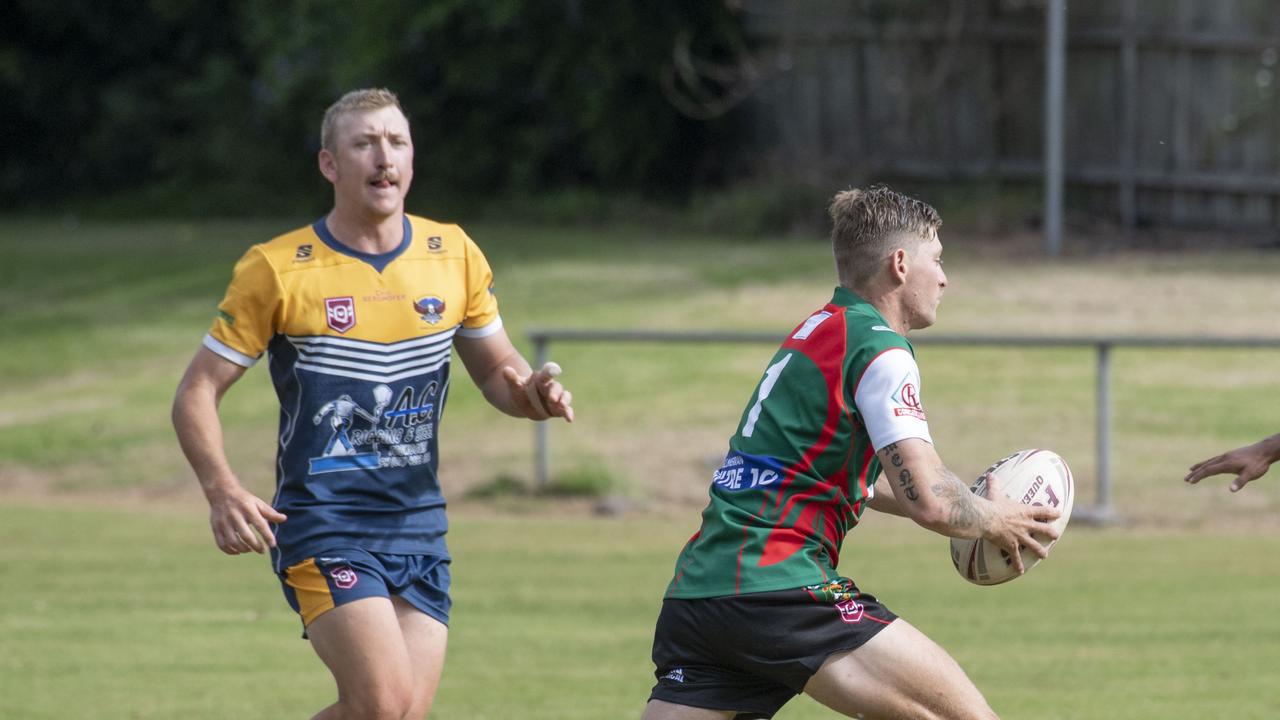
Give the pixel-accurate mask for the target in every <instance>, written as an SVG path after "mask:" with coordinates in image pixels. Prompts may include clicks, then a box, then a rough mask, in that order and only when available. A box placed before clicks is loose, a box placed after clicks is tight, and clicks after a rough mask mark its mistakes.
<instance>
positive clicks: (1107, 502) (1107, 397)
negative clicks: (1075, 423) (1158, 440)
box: [1093, 343, 1112, 522]
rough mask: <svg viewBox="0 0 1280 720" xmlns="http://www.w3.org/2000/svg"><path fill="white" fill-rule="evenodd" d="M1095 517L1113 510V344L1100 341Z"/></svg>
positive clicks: (1104, 519) (1104, 516)
mask: <svg viewBox="0 0 1280 720" xmlns="http://www.w3.org/2000/svg"><path fill="white" fill-rule="evenodd" d="M1093 515H1094V516H1095V517H1094V519H1095V520H1097V521H1098V522H1107V521H1108V520H1110V519H1111V518H1112V511H1111V345H1110V344H1109V343H1098V498H1097V500H1096V503H1095V505H1094V512H1093Z"/></svg>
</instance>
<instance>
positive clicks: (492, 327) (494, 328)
mask: <svg viewBox="0 0 1280 720" xmlns="http://www.w3.org/2000/svg"><path fill="white" fill-rule="evenodd" d="M501 329H502V318H501V317H496V318H494V319H493V321H492V322H490V323H489V324H488V325H483V326H481V327H475V328H469V327H459V328H458V334H459V335H461V336H462V337H465V338H482V337H489V336H490V335H492V334H494V333H496V332H498V331H499V330H501Z"/></svg>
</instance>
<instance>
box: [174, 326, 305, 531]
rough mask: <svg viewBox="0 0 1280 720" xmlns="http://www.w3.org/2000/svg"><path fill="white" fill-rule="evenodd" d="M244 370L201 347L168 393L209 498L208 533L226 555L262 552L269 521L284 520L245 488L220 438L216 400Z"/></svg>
mask: <svg viewBox="0 0 1280 720" xmlns="http://www.w3.org/2000/svg"><path fill="white" fill-rule="evenodd" d="M244 371H245V369H244V368H243V367H240V366H239V365H236V364H235V363H233V362H231V361H229V360H225V359H223V358H222V357H220V356H219V355H217V354H215V353H214V352H212V351H211V350H209V349H208V348H204V347H202V348H200V349H199V350H198V351H197V352H196V356H195V357H194V358H192V359H191V364H190V365H188V366H187V372H186V374H184V375H183V376H182V381H181V382H180V383H178V391H177V393H176V394H175V395H174V398H173V428H174V430H175V431H177V433H178V442H179V444H181V445H182V452H183V453H184V454H185V455H186V456H187V461H188V462H190V463H191V468H192V469H193V470H195V473H196V478H197V479H199V481H200V489H202V490H204V496H205V498H206V499H207V500H208V501H209V525H210V527H211V528H212V529H213V539H214V541H215V542H216V543H217V544H218V547H219V548H220V549H221V550H222V551H223V552H225V553H227V554H228V555H238V554H240V553H245V552H249V551H253V552H257V553H262V552H265V551H266V549H267V547H268V546H270V547H275V544H276V538H275V535H274V534H273V533H272V532H271V526H270V523H282V522H284V521H285V516H284V515H282V514H280V513H279V512H276V511H275V509H273V508H272V507H271V505H269V504H268V503H266V502H264V501H263V500H262V499H260V498H258V497H257V496H255V495H253V494H252V493H250V492H249V491H247V490H245V489H244V486H242V485H241V484H240V480H239V479H238V478H237V477H236V475H235V473H234V472H232V470H231V465H230V463H228V462H227V454H226V451H225V449H224V447H223V444H222V422H221V421H220V420H219V419H218V403H219V402H220V401H221V400H222V396H223V394H224V393H226V391H227V388H229V387H231V385H232V384H233V383H235V381H237V380H239V379H240V377H241V376H242V375H244Z"/></svg>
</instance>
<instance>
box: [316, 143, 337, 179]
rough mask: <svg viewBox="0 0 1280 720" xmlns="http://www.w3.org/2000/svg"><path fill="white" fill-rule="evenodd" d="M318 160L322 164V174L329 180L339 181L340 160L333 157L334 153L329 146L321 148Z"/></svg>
mask: <svg viewBox="0 0 1280 720" xmlns="http://www.w3.org/2000/svg"><path fill="white" fill-rule="evenodd" d="M316 162H317V164H319V166H320V174H321V175H323V176H324V179H325V180H328V181H329V182H337V181H338V161H337V159H336V158H334V157H333V153H331V152H329V148H320V154H319V155H317V156H316Z"/></svg>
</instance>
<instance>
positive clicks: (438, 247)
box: [427, 235, 444, 253]
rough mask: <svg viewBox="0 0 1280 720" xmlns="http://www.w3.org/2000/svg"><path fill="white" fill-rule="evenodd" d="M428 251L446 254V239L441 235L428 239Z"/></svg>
mask: <svg viewBox="0 0 1280 720" xmlns="http://www.w3.org/2000/svg"><path fill="white" fill-rule="evenodd" d="M427 249H428V250H430V251H431V252H434V253H438V252H444V238H441V237H440V236H439V235H432V236H431V237H429V238H427Z"/></svg>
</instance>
